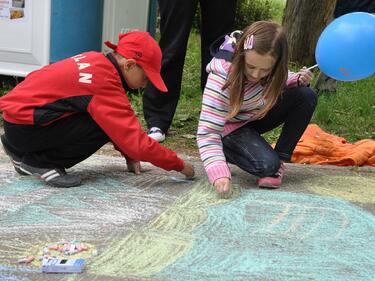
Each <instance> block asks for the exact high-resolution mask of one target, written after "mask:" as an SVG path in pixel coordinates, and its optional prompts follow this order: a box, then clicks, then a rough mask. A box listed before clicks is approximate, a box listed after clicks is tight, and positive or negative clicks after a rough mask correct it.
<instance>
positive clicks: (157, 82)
mask: <svg viewBox="0 0 375 281" xmlns="http://www.w3.org/2000/svg"><path fill="white" fill-rule="evenodd" d="M143 70H144V72H145V73H146V76H147V78H148V79H149V80H150V82H151V83H152V85H154V86H155V87H156V88H157V89H158V90H159V91H161V92H165V93H166V92H168V88H167V86H165V83H164V81H163V78H161V75H160V73H159V72H154V71H152V70H150V69H147V68H143Z"/></svg>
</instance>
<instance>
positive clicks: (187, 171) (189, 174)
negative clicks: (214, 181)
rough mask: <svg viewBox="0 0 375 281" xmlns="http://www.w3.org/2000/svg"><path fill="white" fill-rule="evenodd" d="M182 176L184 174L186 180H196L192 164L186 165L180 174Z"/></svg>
mask: <svg viewBox="0 0 375 281" xmlns="http://www.w3.org/2000/svg"><path fill="white" fill-rule="evenodd" d="M180 173H181V174H184V175H185V177H186V179H188V180H191V179H193V178H194V175H195V172H194V166H193V165H191V164H190V163H186V162H185V163H184V168H183V169H182V171H181V172H180Z"/></svg>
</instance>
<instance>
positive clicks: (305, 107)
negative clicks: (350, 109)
mask: <svg viewBox="0 0 375 281" xmlns="http://www.w3.org/2000/svg"><path fill="white" fill-rule="evenodd" d="M316 104H317V96H316V94H315V92H314V91H313V90H312V89H311V88H309V87H296V88H289V89H286V90H285V91H284V93H283V94H282V96H281V97H280V98H279V100H278V101H277V103H276V104H275V106H274V107H273V108H272V109H271V110H270V111H269V112H268V113H267V114H266V116H265V117H263V118H262V119H260V120H256V121H253V122H249V123H247V124H246V125H244V126H243V127H240V128H239V129H237V130H235V131H234V132H232V133H230V134H229V135H227V136H225V137H224V138H223V140H222V142H223V150H224V154H225V157H226V159H227V161H228V162H229V163H232V164H235V165H237V166H238V167H239V168H241V169H242V170H244V171H246V172H248V173H250V174H252V175H255V176H259V177H266V176H272V175H274V174H275V173H276V172H277V171H278V169H279V167H280V160H281V161H284V162H290V159H291V157H292V154H293V150H294V148H295V147H296V145H297V142H298V141H299V139H300V138H301V136H302V134H303V132H304V131H305V129H306V127H307V125H308V124H309V122H310V119H311V117H312V114H313V112H314V110H315V107H316ZM281 124H283V127H282V131H281V134H280V136H279V139H278V141H277V143H276V146H275V149H273V148H272V147H271V145H270V144H269V143H268V142H267V141H266V140H265V139H264V138H263V137H262V134H263V133H265V132H268V131H270V130H272V129H274V128H276V127H278V126H279V125H281Z"/></svg>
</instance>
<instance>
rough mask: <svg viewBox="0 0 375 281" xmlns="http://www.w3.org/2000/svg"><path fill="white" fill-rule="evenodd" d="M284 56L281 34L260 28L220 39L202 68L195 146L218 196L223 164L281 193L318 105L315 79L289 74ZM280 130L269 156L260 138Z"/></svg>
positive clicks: (226, 189) (226, 188) (225, 187)
mask: <svg viewBox="0 0 375 281" xmlns="http://www.w3.org/2000/svg"><path fill="white" fill-rule="evenodd" d="M241 33H242V32H241ZM237 37H238V36H237ZM231 48H233V49H234V50H231ZM233 51H234V54H233V58H232V59H231V62H230V61H228V53H231V52H233ZM287 54H288V45H287V40H286V36H285V33H284V31H283V29H282V27H281V26H280V25H278V24H277V23H273V22H268V21H259V22H255V23H253V24H252V25H250V26H249V27H248V28H246V29H245V30H244V32H243V33H242V34H241V36H240V37H239V38H238V39H237V40H236V38H235V36H234V35H233V33H232V36H231V37H228V36H226V40H225V42H224V43H223V44H222V45H221V47H220V49H219V52H217V55H216V56H215V57H214V58H213V59H212V61H211V62H210V63H209V64H208V65H207V71H208V72H209V76H208V81H207V84H206V87H205V90H204V94H203V101H202V110H201V115H200V120H199V125H198V133H197V143H198V147H199V152H200V155H201V159H202V161H203V164H204V167H205V170H206V173H207V175H208V178H209V180H210V182H211V183H212V184H213V185H214V186H215V188H216V190H217V192H218V193H219V194H220V195H221V196H222V197H227V196H228V195H229V194H230V191H231V173H230V170H229V167H228V164H227V162H229V163H232V164H235V165H237V166H238V167H240V168H241V169H243V170H245V171H247V172H248V173H250V174H253V175H255V176H258V177H259V179H258V185H259V187H266V188H278V187H280V186H281V182H282V178H283V175H284V170H285V167H284V165H283V163H284V162H289V161H290V159H291V156H292V153H293V150H294V148H295V146H296V144H297V142H298V140H299V139H300V137H301V135H302V134H303V132H304V131H305V129H306V126H307V125H308V123H309V121H310V119H311V116H312V114H313V112H314V109H315V106H316V102H317V98H316V95H315V93H314V92H313V91H312V90H311V89H310V88H309V87H307V85H308V84H309V83H310V81H311V80H312V79H313V74H312V73H311V72H310V71H309V70H308V69H307V68H305V67H304V68H302V69H301V70H300V71H299V72H298V73H291V72H289V73H288V69H287V63H288V55H287ZM280 124H284V126H283V128H282V132H281V135H280V137H279V139H278V141H277V144H276V146H275V148H274V149H273V148H272V147H271V146H270V145H269V144H268V143H267V141H266V140H265V139H264V138H263V137H262V136H261V135H262V134H263V133H265V132H267V131H270V130H272V129H274V128H275V127H277V126H279V125H280Z"/></svg>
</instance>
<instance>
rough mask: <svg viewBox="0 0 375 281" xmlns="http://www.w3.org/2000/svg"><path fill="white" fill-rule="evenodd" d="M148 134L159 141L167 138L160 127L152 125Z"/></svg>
mask: <svg viewBox="0 0 375 281" xmlns="http://www.w3.org/2000/svg"><path fill="white" fill-rule="evenodd" d="M148 136H149V137H150V138H153V139H154V140H156V141H157V142H163V141H164V140H165V134H164V133H163V131H162V130H161V129H160V128H158V127H152V128H151V129H150V130H148Z"/></svg>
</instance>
